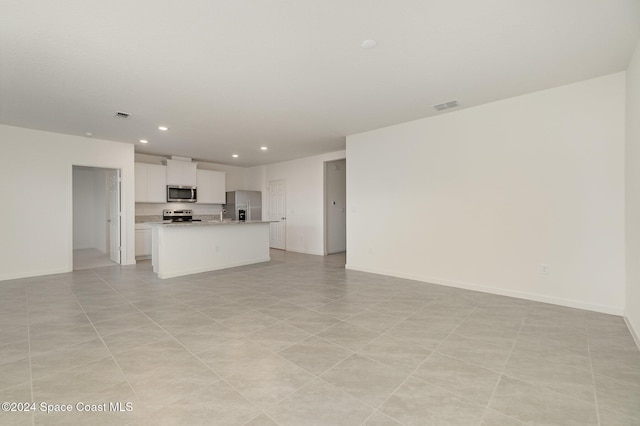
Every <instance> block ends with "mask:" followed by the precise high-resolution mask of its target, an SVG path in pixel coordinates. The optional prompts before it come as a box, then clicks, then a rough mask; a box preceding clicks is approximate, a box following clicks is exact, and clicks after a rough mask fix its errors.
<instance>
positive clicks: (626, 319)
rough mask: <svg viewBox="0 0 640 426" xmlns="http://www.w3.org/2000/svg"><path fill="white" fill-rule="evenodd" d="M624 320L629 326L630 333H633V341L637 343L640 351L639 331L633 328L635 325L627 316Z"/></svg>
mask: <svg viewBox="0 0 640 426" xmlns="http://www.w3.org/2000/svg"><path fill="white" fill-rule="evenodd" d="M623 318H624V322H625V323H626V324H627V328H628V329H629V332H630V333H631V337H633V340H634V341H635V342H636V346H637V347H638V349H640V334H638V330H636V329H635V328H633V323H632V322H631V320H630V319H629V317H627V316H626V315H625V316H624V317H623Z"/></svg>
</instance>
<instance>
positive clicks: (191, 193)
mask: <svg viewBox="0 0 640 426" xmlns="http://www.w3.org/2000/svg"><path fill="white" fill-rule="evenodd" d="M196 201H198V189H197V188H196V187H195V186H179V185H167V202H168V203H195V202H196Z"/></svg>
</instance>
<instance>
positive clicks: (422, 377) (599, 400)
mask: <svg viewBox="0 0 640 426" xmlns="http://www.w3.org/2000/svg"><path fill="white" fill-rule="evenodd" d="M272 259H273V260H272V261H271V262H268V263H264V264H259V265H252V266H248V267H242V268H235V269H232V270H227V271H218V272H213V273H206V274H199V275H193V276H189V277H181V278H175V279H170V280H158V279H157V278H155V276H154V274H153V273H152V272H151V267H150V264H149V263H148V262H144V263H140V264H138V265H136V266H131V267H118V266H114V267H106V268H99V269H93V270H87V271H75V272H73V273H70V274H62V275H53V276H46V277H38V278H30V279H23V280H15V281H5V282H2V283H0V400H1V401H13V402H16V403H25V402H26V403H32V402H33V403H35V404H36V411H35V413H32V412H23V413H16V412H0V424H29V425H31V424H38V425H39V424H47V425H49V424H83V425H84V424H132V425H136V424H142V425H152V424H159V425H165V424H166V425H176V424H184V425H197V424H203V425H211V424H221V425H243V424H248V425H283V426H284V425H296V426H300V425H398V424H400V425H430V424H434V425H447V424H451V425H518V424H547V425H553V424H557V425H567V424H579V425H589V424H593V425H598V424H600V425H623V424H624V425H640V351H638V348H637V347H636V346H635V344H634V342H633V340H632V338H631V336H630V334H629V331H628V330H627V328H626V326H625V324H624V321H623V320H622V318H620V317H615V316H610V315H602V314H596V313H592V312H587V311H581V310H577V309H569V308H563V307H558V306H553V305H546V304H542V303H535V302H529V301H524V300H519V299H512V298H508V297H501V296H495V295H490V294H484V293H476V292H471V291H466V290H460V289H454V288H448V287H441V286H437V285H430V284H425V283H419V282H415V281H409V280H403V279H398V278H391V277H384V276H379V275H372V274H367V273H360V272H354V271H345V269H344V255H332V256H327V257H318V256H307V255H300V254H295V253H286V252H281V251H273V252H272ZM79 402H80V403H82V404H94V407H95V408H98V407H104V406H103V405H102V404H104V403H106V404H107V405H106V408H107V410H108V409H109V403H120V404H121V407H122V409H123V411H108V412H78V406H76V404H77V403H79ZM126 402H130V403H131V407H132V408H133V410H132V411H127V410H126V405H125V403H126ZM42 403H45V404H51V405H54V404H71V405H72V412H70V413H68V412H67V413H59V412H54V413H49V414H46V413H44V412H42V411H41V404H42Z"/></svg>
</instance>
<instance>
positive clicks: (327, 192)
mask: <svg viewBox="0 0 640 426" xmlns="http://www.w3.org/2000/svg"><path fill="white" fill-rule="evenodd" d="M324 225H325V226H324V230H325V232H324V247H325V248H324V252H325V254H335V253H343V252H346V250H347V160H346V159H342V160H335V161H326V162H325V163H324Z"/></svg>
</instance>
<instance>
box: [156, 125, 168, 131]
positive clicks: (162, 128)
mask: <svg viewBox="0 0 640 426" xmlns="http://www.w3.org/2000/svg"><path fill="white" fill-rule="evenodd" d="M158 130H162V131H163V132H166V131H167V130H169V128H168V127H167V126H158Z"/></svg>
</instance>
